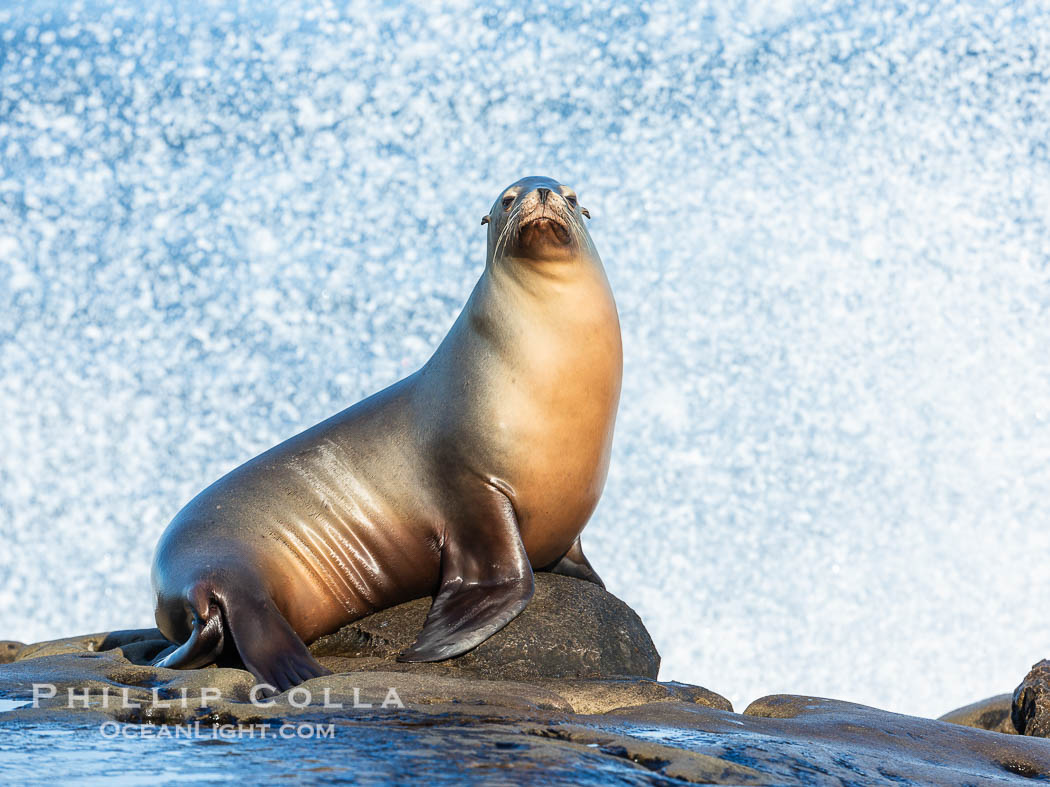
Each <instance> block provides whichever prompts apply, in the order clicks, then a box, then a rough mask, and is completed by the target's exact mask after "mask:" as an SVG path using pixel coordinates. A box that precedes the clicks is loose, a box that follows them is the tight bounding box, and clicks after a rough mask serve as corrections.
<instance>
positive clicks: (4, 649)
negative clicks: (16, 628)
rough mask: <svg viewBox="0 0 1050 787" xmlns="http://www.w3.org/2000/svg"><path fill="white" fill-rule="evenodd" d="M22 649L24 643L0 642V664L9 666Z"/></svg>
mask: <svg viewBox="0 0 1050 787" xmlns="http://www.w3.org/2000/svg"><path fill="white" fill-rule="evenodd" d="M24 647H25V643H24V642H15V641H14V640H13V639H2V640H0V664H10V663H11V662H12V661H14V660H15V659H16V658H18V653H19V651H21V650H22V648H24Z"/></svg>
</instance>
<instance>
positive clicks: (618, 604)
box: [310, 573, 660, 680]
mask: <svg viewBox="0 0 1050 787" xmlns="http://www.w3.org/2000/svg"><path fill="white" fill-rule="evenodd" d="M429 609H430V599H417V600H416V601H410V602H408V603H407V604H401V605H400V606H397V607H391V608H390V609H385V610H382V611H380V612H377V613H375V614H374V615H369V616H368V617H366V618H363V619H361V620H358V621H356V622H354V623H350V624H349V625H346V626H343V628H341V629H339V631H337V632H335V633H334V634H330V635H328V636H326V637H322V638H321V639H319V640H317V641H316V642H314V643H313V644H312V645H311V646H310V650H311V652H313V654H314V655H315V656H318V657H335V658H369V659H382V660H384V661H386V662H388V666H389V665H390V664H396V661H395V657H396V656H397V654H398V653H400V652H401V651H402V650H404V649H405V648H407V647H408V646H409V645H411V644H412V643H413V642H414V641H415V639H416V636H417V635H418V634H419V632H420V630H421V629H422V628H423V621H424V619H425V618H426V615H427V611H428V610H429ZM322 663H325V662H323V661H322ZM394 669H395V670H399V671H400V670H402V669H405V668H404V667H394ZM408 670H409V671H413V672H415V671H428V672H440V673H443V674H450V675H476V676H479V677H484V678H489V679H502V680H531V679H534V678H592V677H606V676H613V675H636V676H639V677H644V678H653V679H655V678H656V676H657V673H658V672H659V670H660V654H659V653H657V651H656V647H655V646H654V645H653V641H652V639H651V638H650V637H649V633H648V632H647V631H646V630H645V626H644V625H642V621H641V619H640V618H639V617H638V615H637V614H636V613H635V612H634V610H632V609H631V608H630V607H629V606H627V605H626V604H624V603H623V602H622V601H620V599H618V598H616V596H614V595H612V594H611V593H608V592H606V591H605V590H602V589H601V588H600V587H598V586H597V585H595V584H592V583H590V582H584V581H581V580H578V579H572V578H570V577H563V576H559V575H555V574H545V573H540V574H537V575H536V595H535V596H534V597H533V599H532V601H531V602H530V603H529V605H528V606H527V607H526V608H525V611H524V612H522V613H521V614H520V615H519V616H518V617H517V618H515V619H514V620H512V621H511V622H510V623H509V624H508V625H507V627H506V628H504V629H503V630H502V631H499V632H497V633H496V634H495V635H493V636H492V637H491V638H489V639H488V640H486V641H485V642H483V643H481V644H480V645H479V646H478V647H476V648H475V649H474V650H472V651H470V652H469V653H466V654H464V655H462V656H460V657H458V658H455V659H452V660H450V661H447V662H442V663H441V664H440V665H415V664H413V665H410V666H409V667H408Z"/></svg>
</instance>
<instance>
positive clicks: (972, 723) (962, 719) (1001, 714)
mask: <svg viewBox="0 0 1050 787" xmlns="http://www.w3.org/2000/svg"><path fill="white" fill-rule="evenodd" d="M1012 706H1013V695H1012V694H998V695H996V696H995V697H989V698H988V699H986V700H981V701H979V702H974V703H971V704H969V705H966V706H964V707H962V708H956V709H955V710H953V711H949V712H948V713H945V714H944V715H943V716H941V717H940V719H939V720H940V721H947V722H950V723H951V724H961V725H962V726H963V727H976V728H977V729H979V730H991V731H992V732H1002V733H1004V734H1006V735H1016V734H1017V729H1016V728H1015V727H1014V723H1013V721H1012V720H1011V718H1010V711H1011V708H1012Z"/></svg>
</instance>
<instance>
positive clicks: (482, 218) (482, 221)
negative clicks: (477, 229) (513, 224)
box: [481, 216, 492, 227]
mask: <svg viewBox="0 0 1050 787" xmlns="http://www.w3.org/2000/svg"><path fill="white" fill-rule="evenodd" d="M490 221H492V219H490V218H489V217H488V216H482V217H481V226H482V227H484V226H485V225H486V224H488V223H489V222H490Z"/></svg>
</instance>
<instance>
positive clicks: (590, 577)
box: [544, 536, 605, 590]
mask: <svg viewBox="0 0 1050 787" xmlns="http://www.w3.org/2000/svg"><path fill="white" fill-rule="evenodd" d="M544 571H548V572H550V573H551V574H562V575H564V576H567V577H576V578H577V579H583V580H586V581H587V582H593V583H594V584H595V585H597V586H598V587H600V588H601V589H602V590H604V589H605V583H604V582H602V578H601V577H600V576H598V572H597V571H595V570H594V568H593V567H592V566H591V562H590V561H589V560H588V559H587V556H586V555H584V554H583V547H582V546H581V545H580V537H579V536H577V537H576V540H575V541H573V542H572V546H571V547H569V551H568V552H566V553H565V554H564V555H562V558H561V560H559V561H558V562H557V563H555V564H554V565H553V566H551V567H550V568H546V569H544Z"/></svg>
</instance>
